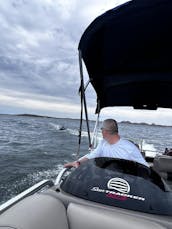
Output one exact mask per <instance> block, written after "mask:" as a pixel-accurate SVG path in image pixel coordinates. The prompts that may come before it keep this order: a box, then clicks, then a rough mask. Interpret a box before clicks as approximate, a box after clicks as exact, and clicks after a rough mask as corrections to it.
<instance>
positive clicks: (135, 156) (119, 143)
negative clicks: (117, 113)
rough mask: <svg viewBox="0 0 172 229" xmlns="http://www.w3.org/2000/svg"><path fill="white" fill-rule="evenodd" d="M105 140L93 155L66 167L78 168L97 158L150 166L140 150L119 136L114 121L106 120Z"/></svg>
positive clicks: (104, 124) (104, 125)
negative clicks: (81, 164) (128, 161)
mask: <svg viewBox="0 0 172 229" xmlns="http://www.w3.org/2000/svg"><path fill="white" fill-rule="evenodd" d="M101 130H102V135H103V140H102V141H101V142H100V143H99V144H98V146H97V148H96V149H95V150H93V151H92V152H91V153H89V154H87V155H86V156H84V157H82V158H81V159H79V160H78V161H74V162H70V163H67V164H65V165H64V167H66V168H67V167H76V168H77V167H78V166H79V165H80V163H82V162H84V161H86V160H89V159H92V158H97V157H113V158H120V159H126V160H131V161H136V162H138V163H140V164H143V165H145V166H148V164H147V162H146V161H145V159H144V158H143V156H142V154H141V152H140V150H139V148H138V147H137V146H136V145H135V144H133V143H132V142H131V141H128V140H125V139H122V138H121V137H120V135H119V134H118V125H117V122H116V121H115V120H114V119H106V120H104V122H103V126H102V128H101Z"/></svg>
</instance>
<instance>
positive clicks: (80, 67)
mask: <svg viewBox="0 0 172 229" xmlns="http://www.w3.org/2000/svg"><path fill="white" fill-rule="evenodd" d="M78 55H79V69H80V79H81V86H80V89H79V92H80V96H81V115H80V128H79V144H78V151H77V157H78V156H79V152H80V145H81V133H82V124H83V122H82V121H83V108H84V111H85V118H86V125H87V132H88V141H89V147H91V137H90V128H89V120H88V112H87V103H86V97H85V86H84V77H83V67H82V54H81V50H79V53H78ZM87 86H88V84H87Z"/></svg>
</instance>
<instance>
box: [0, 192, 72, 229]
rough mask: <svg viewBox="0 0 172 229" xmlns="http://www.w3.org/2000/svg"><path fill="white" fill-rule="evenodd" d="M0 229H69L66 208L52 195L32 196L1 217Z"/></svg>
mask: <svg viewBox="0 0 172 229" xmlns="http://www.w3.org/2000/svg"><path fill="white" fill-rule="evenodd" d="M0 229H69V227H68V222H67V216H66V208H65V207H64V205H63V204H62V202H61V201H60V200H58V199H56V198H54V197H52V196H50V195H42V194H34V195H31V196H29V197H27V198H25V199H23V200H22V201H20V202H18V203H17V204H15V205H13V206H12V207H11V208H9V209H7V210H6V211H4V212H3V213H2V214H1V215H0Z"/></svg>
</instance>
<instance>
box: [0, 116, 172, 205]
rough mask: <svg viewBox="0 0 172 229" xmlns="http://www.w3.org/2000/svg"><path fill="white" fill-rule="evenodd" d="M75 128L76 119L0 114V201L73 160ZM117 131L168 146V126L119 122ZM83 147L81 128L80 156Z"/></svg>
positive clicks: (149, 145)
mask: <svg viewBox="0 0 172 229" xmlns="http://www.w3.org/2000/svg"><path fill="white" fill-rule="evenodd" d="M93 125H94V123H93V122H91V130H93ZM61 126H64V127H65V130H60V127H61ZM78 128H79V121H78V120H72V119H55V118H44V117H26V116H10V115H0V203H3V202H4V201H6V200H8V199H10V198H11V197H13V196H14V195H16V194H18V193H20V192H21V191H23V190H25V189H26V188H28V187H30V186H31V185H33V184H35V183H37V182H38V181H40V180H42V179H49V178H51V179H55V177H56V176H57V174H58V172H59V171H60V170H61V169H62V168H63V164H64V163H66V162H68V161H71V160H74V159H75V154H76V152H77V147H78ZM119 130H120V134H121V136H122V137H125V138H129V139H133V140H135V141H140V140H141V139H144V141H143V147H144V149H147V150H157V151H158V152H160V153H161V152H163V151H164V149H165V147H169V148H172V141H171V139H172V127H162V126H148V125H141V124H139V125H138V124H127V123H121V124H119ZM100 136H101V135H100ZM87 149H88V140H87V133H86V131H85V132H83V135H82V146H81V152H82V153H81V155H83V154H85V153H87Z"/></svg>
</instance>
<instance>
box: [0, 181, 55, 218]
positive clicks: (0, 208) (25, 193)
mask: <svg viewBox="0 0 172 229" xmlns="http://www.w3.org/2000/svg"><path fill="white" fill-rule="evenodd" d="M53 185H54V183H53V181H51V180H43V181H40V182H38V183H37V184H35V185H33V186H32V187H30V188H28V189H26V190H25V191H23V192H21V193H20V194H18V195H17V196H15V197H13V198H11V199H10V200H8V201H6V202H5V203H4V204H2V205H0V214H1V213H2V212H4V211H5V210H7V209H8V208H10V207H11V206H12V205H14V204H16V203H17V202H19V201H20V200H22V199H24V198H25V197H27V196H30V195H32V194H34V193H36V192H38V191H41V190H42V189H43V188H45V187H47V186H48V187H52V186H53Z"/></svg>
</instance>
